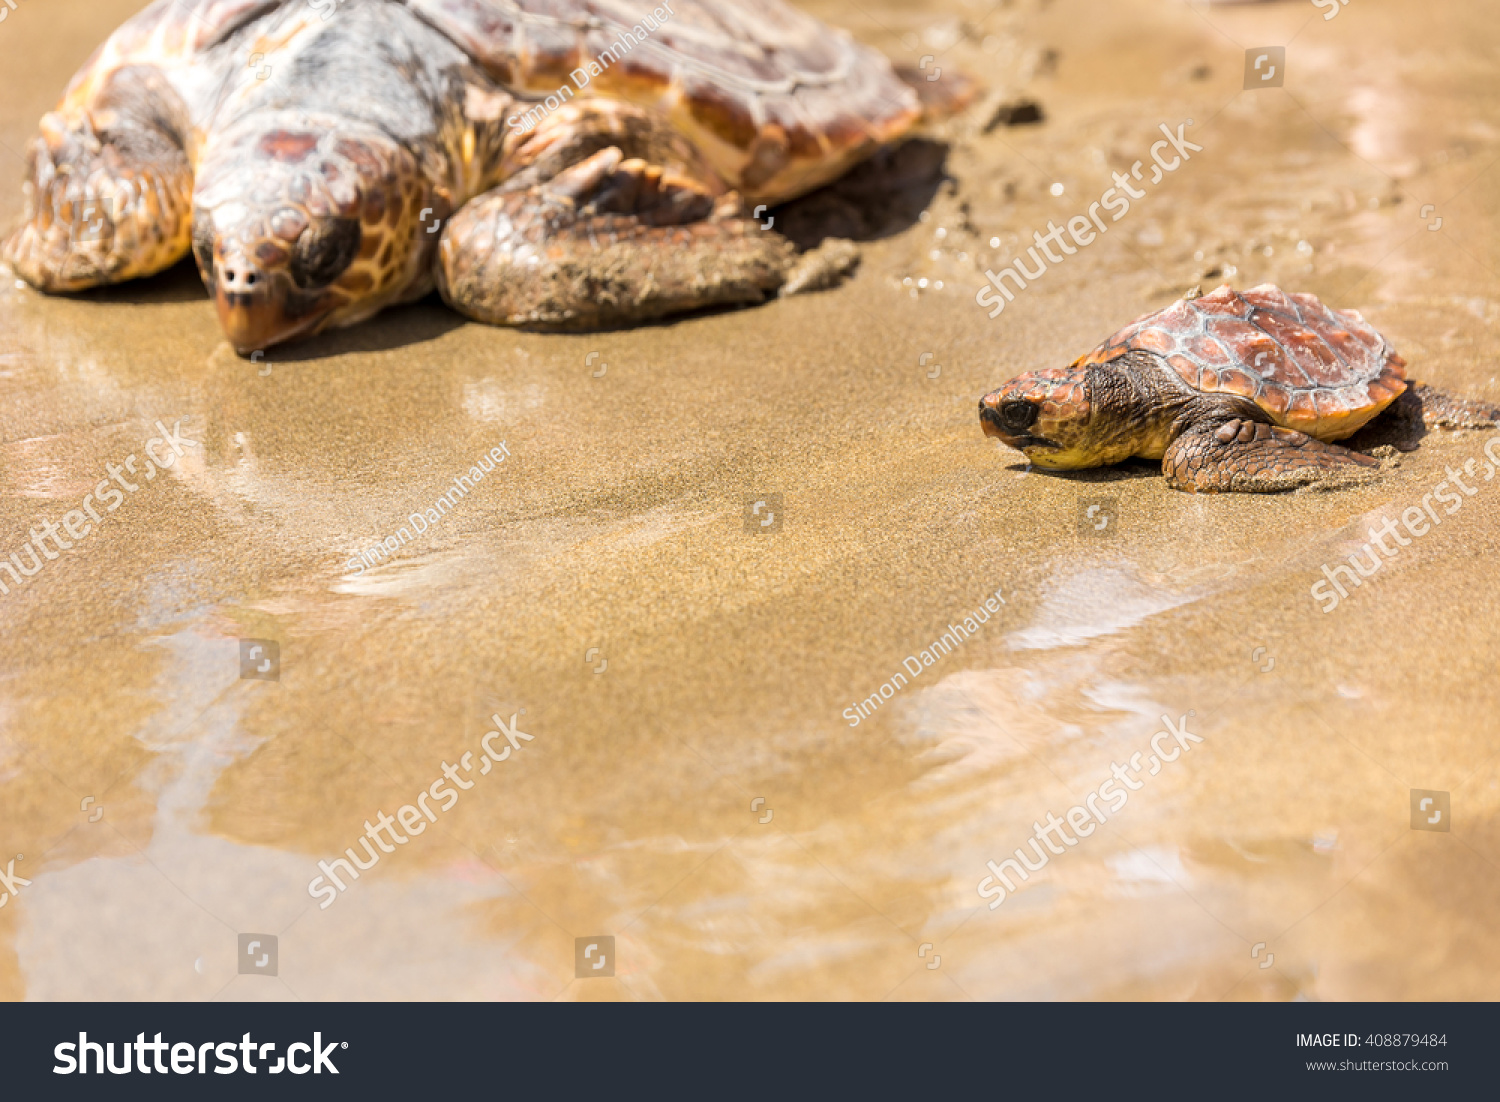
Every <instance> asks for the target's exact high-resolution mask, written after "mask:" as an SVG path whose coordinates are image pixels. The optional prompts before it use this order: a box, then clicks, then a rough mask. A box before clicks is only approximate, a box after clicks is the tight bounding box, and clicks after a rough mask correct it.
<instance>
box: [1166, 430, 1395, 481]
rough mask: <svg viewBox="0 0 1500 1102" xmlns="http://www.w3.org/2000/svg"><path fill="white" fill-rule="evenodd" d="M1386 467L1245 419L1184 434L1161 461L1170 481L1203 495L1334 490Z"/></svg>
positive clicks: (1289, 431)
mask: <svg viewBox="0 0 1500 1102" xmlns="http://www.w3.org/2000/svg"><path fill="white" fill-rule="evenodd" d="M1380 468H1381V463H1380V461H1379V460H1376V459H1372V458H1371V457H1369V456H1367V455H1361V454H1359V453H1358V452H1354V451H1350V450H1349V449H1348V448H1342V447H1340V446H1339V445H1337V444H1325V443H1324V442H1323V441H1321V440H1316V439H1314V438H1313V437H1311V436H1308V435H1306V434H1305V433H1301V432H1297V431H1296V430H1294V429H1284V428H1278V427H1276V426H1274V425H1269V424H1266V423H1264V422H1261V421H1248V420H1239V419H1236V420H1232V421H1225V422H1224V423H1223V424H1220V425H1217V426H1212V427H1209V428H1205V429H1203V430H1201V431H1196V432H1188V433H1185V434H1184V435H1182V436H1179V437H1178V438H1177V439H1176V440H1174V441H1173V442H1172V443H1171V444H1170V445H1169V446H1168V447H1167V451H1166V454H1165V455H1163V456H1162V461H1161V469H1162V473H1163V474H1164V475H1166V477H1167V483H1168V485H1170V486H1171V487H1172V488H1173V489H1177V490H1187V491H1188V492H1190V493H1200V494H1201V493H1209V494H1212V493H1251V494H1256V493H1260V494H1269V493H1280V492H1282V491H1286V490H1298V489H1302V488H1304V487H1319V488H1332V487H1336V486H1344V485H1350V484H1353V483H1358V482H1364V481H1367V480H1368V479H1369V478H1371V477H1373V476H1374V475H1376V474H1378V473H1379V471H1380Z"/></svg>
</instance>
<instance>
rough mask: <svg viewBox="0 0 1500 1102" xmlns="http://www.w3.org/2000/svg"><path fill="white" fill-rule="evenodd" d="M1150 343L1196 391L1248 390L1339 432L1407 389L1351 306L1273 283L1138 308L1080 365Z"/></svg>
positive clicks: (1268, 407)
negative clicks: (1335, 305) (1141, 312)
mask: <svg viewBox="0 0 1500 1102" xmlns="http://www.w3.org/2000/svg"><path fill="white" fill-rule="evenodd" d="M1133 351H1144V352H1152V353H1155V354H1156V355H1157V356H1159V357H1160V358H1161V359H1162V360H1163V361H1164V362H1165V364H1166V365H1167V367H1168V368H1169V369H1170V370H1171V371H1173V372H1175V373H1176V374H1177V375H1178V376H1179V377H1180V378H1181V379H1182V381H1183V382H1184V383H1186V384H1187V385H1188V386H1190V387H1192V388H1193V389H1194V390H1199V391H1203V392H1204V393H1222V394H1237V395H1239V396H1240V397H1243V398H1248V399H1250V400H1251V401H1252V402H1254V403H1255V404H1256V405H1258V406H1260V408H1261V409H1263V410H1265V412H1266V413H1268V414H1269V415H1270V416H1271V419H1272V420H1273V421H1274V422H1275V423H1276V424H1278V425H1284V426H1285V427H1287V428H1291V429H1296V430H1297V431H1298V432H1305V433H1307V434H1308V435H1309V436H1314V437H1317V438H1318V439H1320V440H1341V439H1343V438H1344V437H1346V436H1349V435H1350V434H1351V433H1353V432H1355V431H1356V430H1358V429H1359V427H1360V426H1361V425H1363V424H1364V423H1365V422H1367V421H1369V420H1370V418H1372V417H1374V416H1375V415H1376V414H1378V413H1379V412H1380V411H1381V410H1383V409H1384V408H1385V407H1386V406H1388V405H1389V404H1390V403H1391V402H1392V401H1394V400H1395V399H1396V398H1397V397H1399V396H1400V395H1401V393H1402V392H1403V391H1404V390H1405V389H1406V361H1405V360H1403V359H1402V358H1401V357H1400V356H1398V355H1397V354H1396V352H1395V351H1394V350H1393V349H1392V348H1391V346H1390V344H1389V343H1388V342H1387V341H1386V339H1385V338H1384V337H1382V336H1381V335H1380V334H1379V333H1377V332H1376V331H1375V330H1374V328H1372V327H1371V326H1370V324H1369V323H1368V322H1366V321H1365V319H1364V318H1362V317H1360V316H1359V314H1358V313H1357V312H1355V311H1353V310H1330V309H1329V308H1328V307H1327V306H1324V305H1323V303H1321V302H1320V301H1318V299H1317V298H1315V297H1314V296H1313V295H1306V294H1295V295H1289V294H1287V293H1285V292H1284V291H1282V290H1281V289H1280V288H1279V287H1276V286H1275V285H1274V284H1270V283H1262V284H1261V285H1260V286H1259V287H1252V288H1251V289H1250V290H1248V291H1246V292H1244V293H1243V294H1240V293H1238V292H1236V291H1234V290H1233V289H1232V288H1231V287H1230V286H1229V285H1228V284H1225V285H1224V286H1222V287H1220V288H1219V289H1218V290H1216V291H1214V292H1213V293H1212V294H1208V295H1202V296H1200V297H1199V298H1195V299H1180V300H1178V301H1177V302H1174V303H1173V304H1172V305H1171V306H1168V307H1167V308H1166V309H1165V310H1158V311H1157V312H1156V313H1154V314H1147V315H1145V316H1144V317H1141V318H1137V319H1136V320H1135V321H1133V322H1131V323H1130V324H1129V325H1127V326H1125V328H1123V329H1121V330H1120V331H1119V332H1118V333H1116V334H1115V335H1114V336H1112V337H1110V338H1109V339H1108V340H1107V341H1105V342H1104V343H1103V344H1101V345H1100V346H1099V347H1098V348H1096V349H1094V351H1092V352H1090V353H1089V354H1088V355H1086V356H1082V357H1080V358H1079V359H1078V361H1077V362H1078V363H1079V364H1080V365H1083V364H1100V363H1108V362H1109V361H1111V360H1116V359H1119V358H1120V357H1121V356H1124V355H1125V354H1126V353H1127V352H1133Z"/></svg>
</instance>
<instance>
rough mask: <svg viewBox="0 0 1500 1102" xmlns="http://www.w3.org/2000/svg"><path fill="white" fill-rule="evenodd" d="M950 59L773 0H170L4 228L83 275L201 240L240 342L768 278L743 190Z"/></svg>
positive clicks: (102, 72) (777, 193)
mask: <svg viewBox="0 0 1500 1102" xmlns="http://www.w3.org/2000/svg"><path fill="white" fill-rule="evenodd" d="M913 84H916V85H918V86H920V87H921V88H922V93H923V94H922V96H921V97H919V95H918V93H917V91H915V90H914V88H913ZM939 87H942V86H940V85H928V84H927V83H926V82H925V81H920V80H916V79H915V78H914V77H913V75H912V74H908V79H903V78H902V77H900V76H898V74H897V73H896V71H895V70H894V69H893V68H892V66H891V64H890V63H889V62H888V61H887V60H886V59H885V58H884V57H883V56H882V55H880V54H879V53H877V52H875V51H874V50H871V49H869V48H867V47H864V46H861V45H859V44H858V43H856V42H855V41H854V40H853V39H852V38H851V37H850V36H849V35H848V34H847V33H845V32H843V31H840V30H835V29H833V28H830V27H828V26H826V25H824V24H822V23H820V22H818V21H817V20H815V19H813V18H812V17H810V16H808V15H805V14H803V13H801V12H798V11H797V10H795V9H794V8H792V7H790V6H789V5H787V4H786V3H783V2H782V0H659V3H654V2H653V0H156V2H155V3H153V4H151V5H150V6H149V7H147V8H146V9H144V10H143V11H142V12H140V13H139V14H138V15H136V16H135V17H134V18H132V19H130V20H129V21H128V22H126V23H125V24H124V25H123V26H122V27H120V29H119V30H117V31H116V32H115V33H114V34H113V35H111V36H110V38H109V39H108V40H107V41H106V42H105V43H104V44H103V45H102V46H101V47H100V48H99V49H98V50H97V51H96V52H95V54H94V56H93V57H92V58H91V59H90V60H89V62H88V63H87V64H86V65H85V66H84V67H83V69H82V70H81V71H80V72H79V73H78V75H77V76H75V77H74V78H73V81H72V83H71V84H70V85H69V86H68V89H67V92H66V93H65V95H64V96H63V99H62V102H61V104H60V105H59V106H58V108H57V109H56V110H55V111H53V112H51V113H50V114H48V115H47V116H46V117H45V118H43V120H42V123H41V133H40V135H39V136H38V137H37V138H36V139H34V140H33V141H32V143H31V145H30V147H29V153H28V161H29V169H28V175H29V179H28V181H27V183H26V213H25V219H24V221H23V223H22V224H21V226H20V227H19V228H18V229H17V230H16V231H15V232H14V233H12V234H11V235H10V236H9V238H8V239H7V240H5V242H4V245H3V248H0V255H3V258H4V259H5V260H6V261H8V262H9V264H10V265H11V266H12V267H13V268H14V270H15V271H16V273H17V274H19V275H20V276H21V277H23V278H24V279H26V280H27V281H28V282H30V283H31V284H33V285H34V286H36V287H38V288H41V289H42V290H45V291H51V292H67V291H79V290H82V289H85V288H90V287H97V286H100V285H102V284H109V283H117V282H120V281H122V280H127V279H135V278H138V277H141V276H148V275H151V274H153V273H155V272H159V271H161V270H163V269H164V268H166V267H168V266H169V265H171V264H173V263H175V262H176V261H177V260H179V259H180V258H181V257H182V256H183V255H185V254H186V253H187V252H188V251H189V250H191V251H192V253H193V255H194V257H195V259H196V261H197V264H198V269H199V272H200V274H201V275H202V277H203V281H204V283H205V285H206V286H207V288H208V290H209V293H210V295H211V297H212V298H213V299H214V302H215V303H216V305H217V308H218V314H219V320H220V323H221V324H222V327H223V329H224V332H225V333H226V335H227V336H228V338H229V340H230V342H231V343H232V344H233V345H234V346H235V348H237V349H238V350H239V351H241V352H242V353H248V352H250V351H251V350H254V349H263V348H266V347H268V346H270V345H272V344H275V343H277V342H279V341H285V340H288V339H291V338H294V337H300V336H304V335H306V334H310V333H313V332H317V331H319V330H322V329H325V328H328V327H330V326H343V325H352V324H354V323H356V322H359V321H361V320H363V319H365V318H368V317H370V316H371V315H372V314H374V313H375V312H376V311H378V310H380V309H381V308H383V307H385V306H387V305H390V304H392V303H398V302H407V301H411V300H413V299H416V298H419V297H421V296H422V295H424V294H427V293H428V292H429V291H431V290H432V288H433V287H434V286H436V287H437V288H438V289H439V290H440V291H441V292H442V294H443V297H444V298H445V299H446V300H447V301H448V302H449V304H451V305H452V306H453V307H454V308H456V309H457V310H459V311H461V312H462V313H464V314H466V315H468V316H469V317H471V318H475V319H477V320H480V321H484V322H491V323H496V324H512V325H527V326H531V327H536V328H543V329H548V328H551V329H580V328H592V327H600V326H617V325H626V324H630V323H632V322H637V321H642V320H646V319H650V318H656V317H661V316H663V315H666V314H671V313H676V312H679V311H684V310H691V309H695V308H699V307H707V306H720V305H728V304H735V303H747V302H756V301H759V300H761V299H762V298H764V297H765V296H766V295H768V294H770V293H773V292H774V291H775V290H776V289H777V288H778V287H780V286H781V285H782V284H783V283H784V282H785V281H786V279H787V278H788V274H789V272H790V271H791V270H792V268H793V266H794V264H795V263H796V257H795V252H794V250H793V248H792V246H791V245H790V244H789V243H788V242H787V241H786V240H785V239H783V238H782V237H780V235H778V234H777V233H775V232H774V231H769V230H767V229H766V228H765V224H764V222H763V221H762V220H755V219H752V218H751V217H749V214H748V212H749V211H751V210H753V209H754V208H757V207H759V206H761V205H771V204H775V203H779V202H783V201H786V200H788V199H791V198H794V197H796V196H798V195H801V194H803V193H805V192H808V191H811V190H812V189H814V188H817V187H819V186H820V185H823V184H825V183H828V182H829V181H831V180H833V179H834V178H836V177H838V176H839V175H841V174H842V173H844V172H845V171H846V170H847V169H848V168H850V167H851V166H852V165H853V164H855V163H856V162H858V161H860V160H861V159H863V158H865V157H866V156H868V155H869V154H870V153H871V152H873V151H874V150H876V149H877V148H879V147H880V146H882V145H884V144H886V143H889V142H892V141H894V140H895V139H897V138H899V137H900V136H901V135H903V134H904V133H906V132H907V131H908V130H909V129H911V128H912V126H913V125H914V124H916V123H917V121H918V120H919V118H920V117H921V116H922V114H923V100H924V99H931V100H933V101H935V102H936V101H940V100H941V98H942V97H941V95H932V94H930V89H933V88H939ZM955 87H956V86H955ZM964 97H965V93H963V92H960V91H955V92H953V94H952V97H951V99H950V102H949V103H948V104H947V106H949V107H956V106H958V105H959V100H960V99H961V98H964Z"/></svg>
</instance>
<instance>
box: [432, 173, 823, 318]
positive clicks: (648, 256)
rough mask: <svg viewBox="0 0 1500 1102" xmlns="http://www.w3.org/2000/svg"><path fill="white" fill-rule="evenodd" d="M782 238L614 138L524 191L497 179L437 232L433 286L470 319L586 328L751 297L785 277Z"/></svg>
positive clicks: (787, 248) (788, 251)
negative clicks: (628, 154) (628, 151)
mask: <svg viewBox="0 0 1500 1102" xmlns="http://www.w3.org/2000/svg"><path fill="white" fill-rule="evenodd" d="M793 257H794V250H793V248H792V246H791V244H790V243H789V242H787V241H786V240H785V239H784V238H782V237H781V236H780V235H778V234H775V233H768V232H763V230H762V228H761V225H760V223H758V222H755V221H752V220H749V219H746V218H745V217H743V215H742V213H741V210H740V204H739V200H738V197H737V196H735V195H733V194H732V193H731V194H729V195H726V196H724V197H723V198H721V199H717V200H716V199H715V197H714V195H713V193H712V191H711V189H710V188H708V187H705V186H704V185H703V184H701V183H699V182H697V181H695V180H693V179H690V178H688V177H685V176H679V175H675V174H673V173H670V172H668V171H665V170H663V169H662V168H660V167H657V166H654V165H650V164H647V163H646V162H645V161H643V160H640V159H633V160H627V159H625V156H624V154H623V153H622V152H621V150H620V149H619V148H618V147H616V146H610V147H608V148H606V149H601V150H599V151H598V152H597V153H594V154H593V155H592V156H589V157H588V158H586V159H585V160H583V161H582V162H580V163H578V164H576V165H574V166H573V167H571V168H569V169H567V170H566V171H564V172H562V173H561V174H559V175H558V176H556V177H554V178H552V179H550V180H547V181H544V182H541V183H536V184H532V185H531V186H529V187H525V188H511V187H507V186H504V185H502V186H501V187H499V188H496V189H494V190H493V191H490V192H487V193H486V194H484V195H482V196H480V197H479V198H477V199H475V200H473V201H472V202H470V203H468V204H467V205H466V206H464V207H463V208H462V209H461V210H460V211H459V212H458V214H456V215H455V216H454V217H453V219H452V220H451V221H450V222H449V224H448V226H447V228H446V229H445V230H444V232H443V239H442V246H441V254H440V260H439V266H438V287H439V289H440V290H441V291H442V293H443V297H444V298H445V299H446V300H447V301H448V303H449V305H451V306H452V307H453V308H454V309H456V310H459V311H460V312H462V313H463V314H466V315H467V316H469V317H471V318H474V319H475V320H476V321H483V322H488V323H490V324H498V325H524V326H527V327H530V328H536V329H554V330H557V329H571V330H578V329H597V328H603V327H609V326H620V325H628V324H631V323H633V322H640V321H647V320H650V319H653V318H659V317H663V316H666V315H668V314H675V313H681V312H683V311H687V310H695V309H701V308H703V307H708V306H728V305H734V304H740V303H755V302H760V301H762V300H763V299H765V298H767V297H768V296H770V295H772V294H774V293H775V292H776V290H777V288H779V287H780V286H781V285H782V283H783V282H784V281H785V279H786V273H787V271H788V270H789V269H790V267H791V265H792V262H793Z"/></svg>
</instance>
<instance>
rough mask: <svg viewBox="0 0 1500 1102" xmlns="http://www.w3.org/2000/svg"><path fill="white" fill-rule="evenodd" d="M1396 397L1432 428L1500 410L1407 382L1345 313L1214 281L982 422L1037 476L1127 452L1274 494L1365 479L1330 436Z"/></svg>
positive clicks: (1383, 347) (1178, 481)
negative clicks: (1038, 471)
mask: <svg viewBox="0 0 1500 1102" xmlns="http://www.w3.org/2000/svg"><path fill="white" fill-rule="evenodd" d="M1398 399H1404V400H1405V401H1404V403H1403V404H1402V408H1403V412H1404V414H1405V415H1406V416H1408V417H1412V416H1415V417H1417V418H1419V419H1424V420H1426V421H1427V422H1428V423H1431V424H1441V425H1443V426H1444V427H1484V426H1489V425H1492V424H1494V423H1495V422H1496V419H1497V416H1500V413H1497V411H1496V410H1494V409H1493V408H1491V407H1489V406H1485V405H1483V404H1482V403H1475V402H1468V401H1465V400H1463V399H1459V398H1452V397H1449V396H1447V395H1443V394H1440V393H1439V392H1437V391H1433V390H1432V389H1431V388H1428V387H1420V386H1416V385H1415V384H1412V383H1410V382H1408V380H1407V377H1406V361H1405V360H1404V359H1402V358H1401V357H1400V356H1399V355H1398V354H1397V353H1396V351H1395V349H1393V348H1392V347H1391V345H1390V343H1389V342H1388V341H1387V340H1386V339H1385V338H1384V337H1383V336H1381V335H1380V334H1379V333H1378V332H1376V331H1375V329H1374V328H1373V327H1371V326H1370V324H1369V323H1368V322H1366V321H1365V320H1364V318H1362V317H1361V316H1360V315H1359V314H1358V313H1356V312H1355V311H1353V310H1333V309H1330V308H1329V307H1327V306H1325V305H1324V304H1323V303H1322V302H1320V301H1319V300H1318V299H1317V298H1315V297H1314V296H1312V295H1308V294H1287V293H1286V292H1284V291H1282V290H1281V289H1280V288H1278V287H1276V286H1274V285H1272V284H1269V283H1263V284H1261V285H1260V286H1258V287H1253V288H1251V289H1250V290H1248V291H1245V292H1243V293H1241V292H1237V291H1235V290H1233V289H1232V288H1231V287H1229V286H1228V285H1227V284H1226V285H1225V286H1222V287H1220V288H1219V289H1218V290H1216V291H1214V292H1213V293H1212V294H1207V295H1192V296H1189V297H1187V298H1183V299H1180V300H1178V301H1177V302H1174V303H1173V304H1172V305H1171V306H1168V307H1167V308H1166V309H1164V310H1158V311H1156V312H1155V313H1151V314H1147V315H1145V316H1144V317H1141V318H1137V319H1136V320H1135V321H1133V322H1131V323H1130V324H1129V325H1127V326H1125V327H1124V328H1123V329H1121V330H1120V331H1119V332H1117V333H1115V334H1114V335H1113V336H1111V337H1110V338H1109V339H1108V340H1106V341H1105V342H1104V343H1103V344H1101V345H1100V346H1099V347H1098V348H1096V349H1094V350H1093V351H1092V352H1089V353H1087V354H1086V355H1083V356H1080V357H1079V358H1078V359H1077V360H1075V361H1074V362H1073V363H1072V364H1070V365H1069V366H1068V367H1065V368H1051V369H1047V370H1043V371H1035V372H1030V373H1027V374H1025V375H1021V376H1018V377H1017V378H1015V379H1012V380H1011V381H1010V382H1009V383H1007V384H1005V385H1004V386H1003V387H1001V388H1000V389H998V390H996V391H994V392H993V393H990V394H987V395H986V396H985V397H984V398H982V399H981V400H980V403H979V418H980V422H981V424H982V426H983V428H984V431H985V433H986V434H987V435H990V436H995V437H998V438H999V439H1000V440H1002V441H1004V442H1005V443H1006V444H1008V445H1010V446H1011V447H1013V448H1016V449H1018V450H1020V451H1022V452H1024V453H1025V454H1026V456H1027V458H1028V459H1029V460H1030V461H1031V462H1032V463H1033V464H1035V465H1036V466H1038V467H1044V468H1050V469H1054V470H1070V469H1077V468H1082V467H1096V466H1102V465H1105V464H1109V463H1118V462H1120V461H1121V460H1123V459H1128V458H1131V457H1138V458H1143V459H1153V460H1161V463H1162V471H1163V473H1164V474H1165V475H1166V477H1167V481H1168V482H1169V483H1170V484H1171V485H1172V486H1173V487H1175V488H1177V489H1182V490H1190V491H1197V492H1210V493H1211V492H1218V491H1243V492H1273V491H1278V490H1291V489H1298V488H1300V487H1304V486H1319V485H1322V486H1327V485H1339V484H1344V483H1348V482H1351V481H1360V480H1361V479H1362V477H1364V476H1367V475H1368V474H1369V473H1372V472H1373V471H1374V470H1375V469H1377V468H1378V467H1379V466H1380V462H1379V461H1378V460H1377V459H1376V458H1373V457H1372V456H1369V455H1365V454H1361V453H1360V452H1357V451H1352V450H1350V449H1349V448H1345V447H1340V446H1338V445H1337V444H1336V443H1334V442H1335V441H1339V440H1345V439H1347V438H1348V437H1350V436H1352V435H1353V434H1354V433H1356V432H1358V431H1359V430H1360V429H1361V428H1363V427H1364V426H1365V425H1366V424H1367V423H1369V422H1370V421H1371V420H1373V419H1374V418H1376V417H1377V416H1379V415H1380V414H1381V413H1382V412H1384V411H1385V410H1386V409H1387V408H1388V407H1390V406H1391V405H1392V403H1396V402H1398ZM1384 458H1387V459H1389V455H1386V456H1385V457H1384Z"/></svg>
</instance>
